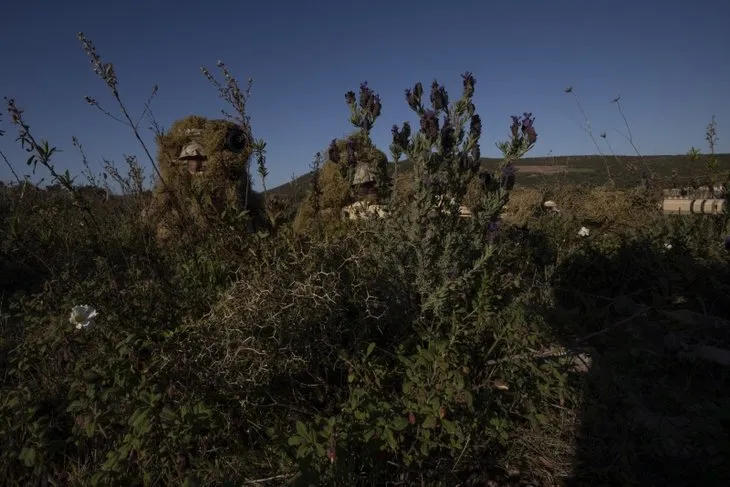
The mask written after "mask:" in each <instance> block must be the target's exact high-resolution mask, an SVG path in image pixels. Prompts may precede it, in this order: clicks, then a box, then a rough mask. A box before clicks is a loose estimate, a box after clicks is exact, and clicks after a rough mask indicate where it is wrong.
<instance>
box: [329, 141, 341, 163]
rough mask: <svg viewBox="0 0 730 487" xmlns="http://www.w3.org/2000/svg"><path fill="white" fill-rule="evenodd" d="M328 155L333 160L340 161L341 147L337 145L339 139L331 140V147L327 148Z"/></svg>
mask: <svg viewBox="0 0 730 487" xmlns="http://www.w3.org/2000/svg"><path fill="white" fill-rule="evenodd" d="M327 155H328V157H329V159H330V161H332V162H339V160H340V148H339V147H337V139H332V142H330V146H329V149H327Z"/></svg>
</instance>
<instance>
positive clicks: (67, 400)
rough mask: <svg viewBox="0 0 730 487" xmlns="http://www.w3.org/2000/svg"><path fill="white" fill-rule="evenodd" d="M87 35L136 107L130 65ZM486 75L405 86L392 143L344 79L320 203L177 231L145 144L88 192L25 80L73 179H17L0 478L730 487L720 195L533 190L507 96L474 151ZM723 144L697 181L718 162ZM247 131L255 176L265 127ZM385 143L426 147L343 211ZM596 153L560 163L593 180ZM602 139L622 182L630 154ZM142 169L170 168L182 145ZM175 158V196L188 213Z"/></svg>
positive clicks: (9, 228) (17, 121)
mask: <svg viewBox="0 0 730 487" xmlns="http://www.w3.org/2000/svg"><path fill="white" fill-rule="evenodd" d="M79 39H80V41H81V43H82V46H83V47H84V49H85V51H86V53H87V54H88V56H89V58H90V60H91V62H92V66H93V68H94V70H95V72H96V73H97V75H98V76H99V77H100V78H101V80H102V81H103V83H104V84H105V85H106V86H107V87H108V88H109V89H110V91H111V92H112V94H113V95H114V99H115V100H116V101H117V102H118V103H119V104H120V106H121V107H122V108H124V109H125V111H124V112H123V113H127V112H126V107H125V105H124V102H123V98H122V97H121V95H120V94H119V93H120V92H123V90H122V88H123V87H120V86H119V84H118V80H117V77H116V75H115V74H114V69H113V66H112V65H111V64H108V63H104V62H103V61H102V59H101V58H100V56H99V54H98V53H97V51H96V50H95V48H94V47H93V44H91V42H90V41H89V40H88V39H87V38H85V37H84V36H83V34H80V35H79ZM219 68H220V70H221V73H222V81H219V80H218V78H217V77H215V76H213V75H212V74H211V73H210V72H209V71H207V70H203V72H204V74H205V75H206V76H207V77H208V79H209V80H210V81H211V82H212V83H213V85H214V87H215V88H216V89H217V90H218V91H219V94H220V95H221V97H222V98H223V99H224V100H226V101H227V102H229V103H230V105H231V107H232V109H233V110H234V112H233V113H234V115H233V122H234V123H236V124H238V125H239V127H240V128H241V132H242V133H245V134H246V135H247V137H248V134H249V132H248V131H249V130H252V132H251V133H255V120H254V121H252V122H251V123H252V125H253V128H254V129H252V128H251V126H249V125H248V122H249V120H248V118H247V116H246V111H245V110H246V101H247V100H248V98H247V97H248V95H247V93H248V90H246V89H244V88H240V87H239V86H238V83H237V82H236V80H235V78H234V77H233V76H232V75H231V73H230V72H229V71H228V68H227V67H226V66H225V65H223V64H222V63H220V64H219ZM477 87H478V85H477V82H476V80H475V79H474V77H473V76H472V75H471V74H470V73H465V74H464V75H463V77H462V86H460V87H454V88H452V89H450V90H449V91H448V92H447V90H446V87H444V86H441V85H439V84H438V83H437V82H435V83H434V84H433V85H432V86H431V87H430V90H429V89H428V87H427V88H426V90H424V87H423V85H421V83H415V84H414V86H413V87H411V88H409V89H408V90H407V92H406V97H405V100H404V101H405V103H407V104H408V106H409V107H410V108H411V109H412V110H413V112H414V114H415V115H416V116H417V117H418V119H419V125H418V128H416V127H413V128H412V127H411V126H410V125H409V124H408V123H403V124H401V125H398V126H396V127H394V128H393V144H392V145H391V147H389V148H380V149H377V148H375V147H374V146H373V145H372V140H371V138H370V130H371V129H372V128H373V126H374V124H375V123H376V122H377V119H378V117H379V115H380V111H381V102H380V98H379V96H378V95H377V93H376V92H375V91H373V89H372V88H371V87H369V86H368V85H367V84H365V83H363V84H362V85H361V86H360V88H359V90H358V93H355V92H348V93H347V94H345V102H346V105H347V107H348V108H349V110H350V122H351V123H352V125H353V129H354V131H355V132H354V133H355V134H356V137H357V140H356V141H353V139H352V138H348V139H347V140H343V141H337V140H335V141H333V142H332V144H331V145H330V150H329V151H328V154H327V155H326V156H325V155H322V154H318V155H317V157H316V160H315V164H314V166H315V171H314V172H313V173H312V177H311V180H310V181H309V184H308V185H302V188H301V189H298V190H297V191H301V197H299V196H297V197H290V198H287V197H283V196H282V194H281V193H282V192H287V191H289V190H288V189H286V188H289V189H291V188H293V187H292V186H287V187H285V188H278V189H277V191H276V192H278V193H279V195H278V196H276V195H272V192H269V191H265V192H262V193H261V194H256V195H252V194H251V195H249V194H246V195H245V198H243V202H244V203H243V204H244V205H245V206H244V207H243V208H241V207H240V206H237V205H239V204H240V201H239V200H238V199H229V200H225V199H221V200H220V201H218V203H219V204H224V205H227V206H225V207H224V209H223V210H222V211H218V212H216V211H213V209H214V208H217V207H216V206H215V205H214V204H213V203H215V202H210V203H209V204H207V203H206V199H205V198H201V199H200V201H197V200H196V201H195V204H196V205H198V206H195V209H197V208H198V207H200V208H203V209H205V210H206V211H205V212H202V211H197V212H196V213H195V215H196V217H197V218H199V219H202V220H204V221H202V223H200V224H199V225H195V226H185V225H184V224H183V225H179V226H175V227H172V226H171V227H170V229H168V230H169V235H168V236H167V238H165V239H164V240H161V239H160V238H158V233H157V228H156V226H155V223H154V222H153V221H151V220H150V219H149V218H147V216H146V215H147V214H148V213H147V210H148V208H149V207H150V204H151V202H152V201H154V200H153V199H154V198H157V197H160V196H158V193H155V194H151V193H149V192H147V193H145V192H144V191H143V190H142V185H141V181H142V176H143V173H142V171H141V166H140V164H139V162H138V161H136V160H134V159H128V160H127V163H128V171H123V170H122V169H121V168H114V167H111V166H106V167H105V168H104V174H105V176H104V177H103V178H100V179H98V180H96V179H94V178H92V177H89V181H88V185H86V186H84V187H80V186H77V185H75V184H74V182H73V180H72V177H71V175H69V174H67V173H66V174H63V173H59V172H58V171H56V169H55V166H54V163H53V160H54V153H55V149H54V147H53V145H52V143H46V142H45V141H43V139H42V138H41V135H40V134H35V132H34V129H33V127H32V121H30V120H28V119H27V118H26V116H25V114H24V113H23V111H22V101H21V100H18V101H17V104H16V101H15V100H8V104H7V109H8V115H9V120H7V121H8V122H10V123H9V124H8V127H7V132H8V133H7V134H6V136H5V137H4V138H3V139H2V140H3V141H6V140H8V139H9V136H11V135H16V136H17V137H18V138H19V140H20V141H21V142H22V143H23V144H24V146H25V147H27V148H29V150H30V155H31V156H33V157H32V158H31V159H30V160H29V161H28V163H29V164H31V165H34V166H37V168H38V170H39V172H40V171H45V174H47V175H49V177H50V179H51V181H52V183H54V184H55V185H56V186H55V187H54V188H53V189H40V188H36V187H34V186H33V185H31V184H29V183H26V182H19V183H16V184H11V185H6V186H4V187H2V188H0V438H2V442H0V478H2V479H3V485H23V486H25V485H28V486H30V485H56V486H60V485H64V486H66V485H68V486H90V485H145V486H147V485H149V486H152V485H184V486H196V485H199V486H224V485H225V486H228V485H231V486H233V485H236V486H238V485H313V486H319V485H347V486H349V485H443V486H457V485H462V486H467V485H490V486H492V485H498V486H509V485H513V486H517V485H539V486H553V485H555V486H558V485H561V486H562V485H566V486H567V485H571V486H586V485H702V486H713V485H725V484H726V482H727V479H728V478H730V443H729V442H728V441H727V438H728V437H730V409H729V408H728V406H727V405H728V404H730V367H728V366H729V365H730V359H729V358H728V357H729V356H730V352H728V350H729V349H730V267H728V263H729V262H730V257H729V255H728V250H729V249H730V238H728V234H729V232H728V222H729V220H728V217H727V215H720V216H707V217H703V216H691V217H667V216H664V215H662V214H661V213H660V212H659V211H658V209H657V204H658V203H659V200H660V195H659V193H658V191H657V189H658V188H659V186H649V187H648V188H646V187H643V188H637V187H635V186H636V185H635V184H633V183H632V184H628V182H627V184H625V185H623V186H624V187H622V185H619V184H613V185H611V184H608V185H603V184H602V185H600V186H596V185H590V184H588V183H590V182H591V181H592V180H590V179H589V180H586V181H584V183H586V184H581V185H577V184H574V183H573V182H571V180H570V179H560V178H559V177H558V176H555V179H554V180H545V181H542V183H541V184H536V185H533V186H532V187H529V186H528V185H527V184H526V183H527V182H528V181H530V180H531V178H530V177H529V176H525V174H524V172H523V173H520V171H519V167H520V165H523V166H524V165H533V166H534V165H541V164H538V162H536V160H534V159H533V160H530V159H525V156H526V155H527V154H528V153H529V152H530V151H531V150H532V149H533V147H535V145H536V144H539V143H540V142H539V131H540V127H539V126H536V125H535V122H534V121H535V118H534V117H532V115H531V114H529V113H525V114H523V115H522V116H514V117H512V118H511V119H510V118H509V117H507V116H506V117H505V122H506V125H507V126H508V128H509V134H510V135H509V137H508V138H507V140H505V141H504V142H503V143H501V144H500V146H499V147H500V150H501V152H502V153H503V158H502V159H501V160H499V161H487V164H486V165H487V166H489V167H488V168H487V169H486V170H485V168H484V167H483V166H484V165H485V164H484V161H483V160H482V159H481V154H480V145H479V141H480V138H481V135H482V126H481V119H480V117H479V114H478V112H477V107H475V106H474V104H473V101H472V100H473V95H474V91H475V89H477ZM92 101H93V100H92ZM95 103H96V102H94V103H92V104H95ZM100 108H101V107H100ZM103 111H106V112H107V113H108V112H109V109H107V108H103ZM133 119H136V118H134V117H129V120H130V124H129V128H130V130H132V131H133V132H135V133H137V134H138V126H137V125H135V124H133V123H132V120H133ZM200 122H201V124H203V122H202V121H200ZM196 123H197V122H196ZM203 125H204V124H203ZM11 132H12V134H11ZM226 133H227V134H230V133H231V132H226ZM226 137H228V136H226ZM353 137H354V136H353ZM139 140H142V139H141V138H140V139H139ZM166 140H167V141H170V140H171V139H169V138H166V137H163V134H160V137H159V138H158V141H162V142H164V141H166ZM216 140H217V141H216ZM216 140H212V141H211V145H210V147H211V148H212V149H208V150H209V151H210V153H211V154H212V153H213V152H212V151H213V149H215V147H217V145H221V147H223V146H226V144H223V142H222V141H221V140H218V139H216ZM708 140H709V141H710V147H709V150H708V155H706V156H701V157H704V158H705V159H700V162H696V164H698V166H697V173H696V175H695V176H696V178H698V180H702V181H705V180H709V181H710V182H713V183H721V182H726V181H727V178H726V177H725V176H724V175H725V174H726V173H724V172H723V171H724V167H725V166H722V165H723V164H725V165H726V164H727V163H728V161H727V157H722V158H721V159H722V161H721V162H718V160H717V159H718V158H717V156H714V155H713V153H714V146H713V141H714V139H713V138H712V137H709V139H708ZM225 141H228V139H227V138H226V139H225ZM219 143H220V144H219ZM226 143H227V142H226ZM323 143H327V141H323ZM246 144H251V145H245V144H244V149H245V151H249V152H245V151H244V153H245V154H249V153H250V154H251V157H252V159H251V160H252V162H253V170H258V173H259V174H260V175H261V177H262V178H265V176H266V173H267V171H266V167H267V166H266V164H267V162H266V150H265V149H266V147H265V144H263V142H262V141H260V140H256V139H254V138H253V137H252V136H251V137H249V138H247V140H246ZM233 146H235V144H233V145H231V144H228V145H227V146H226V147H228V148H226V147H223V148H222V149H220V150H221V151H228V152H221V153H222V154H224V155H230V153H232V152H233V149H231V147H233ZM234 148H235V147H234ZM144 149H146V153H147V154H152V153H153V152H154V151H153V150H152V149H151V148H147V147H145V148H144ZM168 149H169V150H168V152H169V153H171V154H173V155H174V154H175V153H177V152H178V151H177V146H175V147H173V149H175V150H174V151H173V150H172V149H170V148H169V147H168ZM388 149H389V150H390V153H391V156H392V159H393V160H395V161H398V160H400V159H401V158H403V159H406V160H409V161H412V164H411V165H412V166H413V167H414V168H417V171H415V170H414V171H403V172H400V173H399V178H400V179H396V180H395V183H394V184H386V183H385V181H387V179H388V178H387V174H379V175H378V178H380V179H379V180H378V181H379V184H378V186H377V187H376V189H377V192H378V193H377V197H378V198H382V199H383V202H384V204H385V205H387V208H388V216H387V217H384V218H372V219H364V220H343V219H341V218H339V217H338V214H337V213H336V212H330V214H329V217H327V214H326V213H325V212H324V209H325V206H326V205H324V204H325V203H326V202H329V203H328V204H330V206H332V208H335V206H336V204H339V203H338V202H342V201H345V202H347V201H350V200H352V199H353V198H354V197H355V196H354V195H353V194H351V193H349V191H351V190H350V189H349V188H350V185H349V184H348V179H347V178H348V177H350V176H351V174H352V173H353V172H356V171H355V170H354V169H355V168H356V166H357V164H358V163H360V162H362V160H363V158H369V160H374V161H378V160H380V161H382V157H380V152H378V151H382V152H387V150H388ZM216 150H217V149H216ZM160 152H161V153H162V154H163V155H164V153H165V151H160ZM650 159H652V160H654V161H655V162H654V164H655V165H656V172H659V167H660V166H661V168H662V169H663V170H666V171H665V174H666V173H667V172H671V169H669V166H666V167H665V164H668V163H669V161H676V162H677V164H676V166H677V168H676V169H677V170H678V171H679V167H680V166H681V165H682V164H683V163H682V160H683V159H682V158H681V157H677V158H647V161H649V160H650ZM221 160H222V159H221ZM703 160H704V161H706V162H707V163H704V162H701V161H703ZM520 161H521V162H520ZM550 161H552V159H551V160H550ZM595 161H596V160H595V158H570V159H567V158H566V159H563V162H564V163H565V164H564V165H566V166H569V167H573V168H583V169H591V170H592V171H593V170H594V172H595V174H596V175H597V176H596V177H599V176H598V174H600V172H601V171H600V169H599V168H598V167H597V166H598V164H597V163H596V162H595ZM613 161H614V162H615V163H616V164H618V165H624V164H625V165H626V166H627V167H625V168H624V169H623V171H624V172H625V173H626V174H627V176H626V181H630V180H631V178H633V177H634V176H633V174H640V172H641V169H635V168H632V167H628V166H629V164H628V162H627V160H625V159H622V158H614V159H613ZM661 161H663V162H661ZM24 162H25V161H21V163H24ZM148 162H149V163H150V165H151V166H152V168H153V170H154V171H155V174H158V175H159V174H160V172H159V166H158V165H159V164H161V163H165V161H161V160H155V159H154V158H152V157H151V156H150V160H149V161H148ZM167 162H168V163H169V161H167ZM645 162H646V161H645ZM660 162H661V163H660ZM551 163H552V162H551ZM11 165H12V162H11ZM170 167H174V166H169V167H168V169H167V170H170V169H169V168H170ZM185 167H188V166H187V164H186V166H185ZM325 167H326V168H327V169H326V170H325ZM237 169H238V172H236V173H235V174H234V176H236V174H238V173H241V174H243V176H246V177H247V176H248V174H250V172H249V171H243V170H242V169H243V168H240V167H239V168H237ZM247 169H248V168H247ZM604 169H605V167H604ZM672 169H674V166H672ZM253 170H252V171H251V172H253ZM692 170H693V171H694V169H692ZM637 171H638V172H637ZM163 172H164V171H163ZM594 172H591V173H590V174H594ZM619 172H620V171H619V170H618V169H616V171H614V176H613V177H614V178H616V174H618V173H619ZM185 174H187V173H180V174H177V176H180V181H181V182H180V183H179V185H178V186H176V187H175V188H173V189H175V190H177V191H178V193H175V192H174V191H173V192H170V193H165V195H166V196H165V197H166V198H167V197H168V196H169V200H165V201H168V202H169V205H170V208H173V209H174V210H175V211H176V212H177V214H176V215H177V216H179V218H180V221H182V222H183V223H184V222H185V218H186V217H185V215H186V211H190V210H191V207H192V205H191V200H190V197H188V198H187V199H186V198H185V197H183V196H181V195H183V194H185V193H183V192H182V191H183V190H186V189H187V187H186V186H185V185H186V184H188V182H190V181H192V179H191V178H194V177H198V175H195V174H193V173H190V174H187V175H185ZM196 174H197V173H196ZM416 174H418V177H416ZM568 174H570V173H568ZM577 174H581V175H583V176H585V174H588V172H587V171H583V172H580V171H578V173H577ZM629 175H631V176H629ZM231 177H232V176H231ZM535 179H537V178H535ZM107 180H109V181H111V180H113V181H115V182H116V183H117V184H118V185H119V186H120V187H121V188H123V192H124V194H123V196H117V197H115V196H109V195H108V192H107V191H106V190H107V189H108V188H106V187H105V182H104V181H107ZM239 180H240V179H236V182H237V181H239ZM515 180H516V181H517V185H514V187H513V183H514V182H515ZM194 181H196V184H198V185H201V184H202V183H200V181H204V179H202V178H199V179H197V180H194ZM163 184H165V181H164V178H163V179H161V180H158V185H160V186H158V189H159V188H161V187H162V185H163ZM190 186H191V187H192V186H194V185H193V184H192V183H191V184H190ZM629 186H630V187H629ZM159 191H163V190H162V189H159ZM328 192H329V193H328ZM196 194H197V193H196ZM292 194H295V193H289V195H290V196H291V195H292ZM374 194H375V193H374ZM333 195H334V196H333ZM215 196H216V195H215V194H213V195H209V199H211V200H212V199H213V198H214V197H215ZM249 196H250V197H249ZM443 196H446V198H443ZM176 198H177V199H176ZM338 198H339V199H338ZM548 200H551V201H552V202H553V203H554V205H550V206H545V204H544V203H545V202H546V201H548ZM226 201H227V203H226ZM466 201H468V202H469V208H470V211H471V218H461V217H460V216H459V206H460V204H461V203H462V202H466ZM251 202H253V203H251ZM439 202H440V203H439ZM206 204H207V206H206ZM437 204H440V205H441V206H440V207H437V206H436V205H437ZM335 209H336V208H335ZM295 221H297V222H299V225H295Z"/></svg>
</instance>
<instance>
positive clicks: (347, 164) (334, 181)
mask: <svg viewBox="0 0 730 487" xmlns="http://www.w3.org/2000/svg"><path fill="white" fill-rule="evenodd" d="M327 155H328V159H327V160H326V161H325V162H324V164H323V165H322V167H321V168H319V170H318V171H317V174H316V180H315V184H314V185H313V188H312V189H311V190H310V192H309V194H308V195H307V198H306V199H305V200H304V201H303V202H302V205H301V206H300V208H299V212H298V213H297V217H296V219H295V223H294V226H295V229H297V230H299V231H301V230H305V229H306V228H308V227H309V224H310V223H311V221H312V220H313V219H315V218H317V219H320V220H323V221H325V222H332V221H338V220H340V219H341V218H342V210H343V209H344V208H348V207H350V206H351V205H353V204H354V203H360V202H363V203H365V204H368V205H372V204H377V203H379V202H382V201H383V200H384V199H385V198H387V196H388V193H389V190H390V184H389V183H390V179H389V177H388V158H387V156H386V155H385V153H384V152H383V151H381V150H379V149H377V148H376V147H375V146H374V145H373V144H372V142H371V141H370V139H369V138H368V137H365V136H364V135H363V134H362V132H360V131H357V132H355V133H353V134H351V135H350V136H348V137H347V138H344V139H336V140H333V141H332V143H331V144H330V147H329V151H328V154H327Z"/></svg>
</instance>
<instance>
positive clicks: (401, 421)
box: [393, 416, 408, 431]
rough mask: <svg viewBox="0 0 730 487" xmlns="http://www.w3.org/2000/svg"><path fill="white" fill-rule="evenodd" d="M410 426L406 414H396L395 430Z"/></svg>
mask: <svg viewBox="0 0 730 487" xmlns="http://www.w3.org/2000/svg"><path fill="white" fill-rule="evenodd" d="M407 427H408V420H407V419H406V418H405V417H404V416H396V418H395V419H394V420H393V429H394V430H395V431H403V430H404V429H406V428H407Z"/></svg>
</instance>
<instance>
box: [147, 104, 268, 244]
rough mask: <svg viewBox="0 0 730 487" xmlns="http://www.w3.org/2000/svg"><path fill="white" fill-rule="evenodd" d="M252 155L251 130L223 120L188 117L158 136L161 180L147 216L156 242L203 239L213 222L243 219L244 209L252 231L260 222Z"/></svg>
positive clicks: (156, 187)
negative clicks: (252, 184)
mask: <svg viewBox="0 0 730 487" xmlns="http://www.w3.org/2000/svg"><path fill="white" fill-rule="evenodd" d="M252 151H253V139H252V136H251V133H250V130H249V129H247V128H242V127H240V126H239V125H236V124H234V123H232V122H229V121H226V120H208V119H206V118H204V117H199V116H194V115H192V116H189V117H186V118H184V119H182V120H178V121H177V122H175V123H174V124H173V125H172V127H171V128H170V130H169V132H167V133H165V134H163V135H160V136H158V137H157V160H158V164H159V167H160V172H161V175H162V181H158V182H157V184H156V186H155V188H154V191H153V198H152V203H151V205H150V207H149V209H148V210H147V211H146V212H145V217H146V218H148V219H150V220H151V221H152V223H153V224H154V225H155V226H156V230H157V232H156V234H157V240H158V242H159V243H160V244H164V243H165V242H167V241H169V239H170V238H172V237H176V238H178V237H180V236H182V235H183V234H184V235H188V236H191V235H196V234H197V235H202V234H203V232H205V231H206V230H208V229H209V228H210V225H211V224H212V223H213V222H216V221H221V220H223V219H225V220H226V221H229V222H230V220H231V219H236V218H238V217H241V218H243V214H242V212H244V210H248V219H247V227H248V228H249V230H250V229H252V228H253V227H254V225H255V224H256V223H258V222H259V220H260V219H261V211H260V209H261V205H260V201H259V197H258V195H256V194H255V193H254V192H253V190H252V188H251V176H250V174H249V172H248V162H249V159H250V157H251V154H252Z"/></svg>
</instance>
